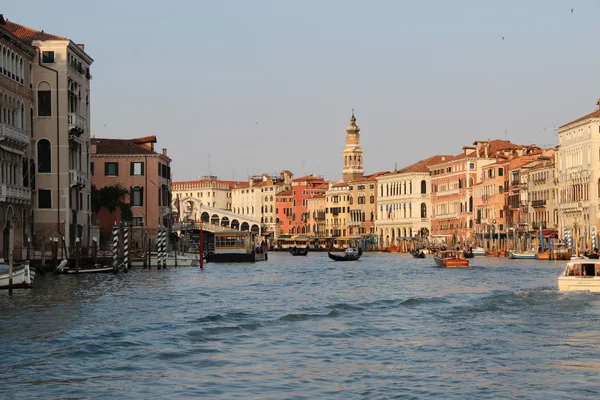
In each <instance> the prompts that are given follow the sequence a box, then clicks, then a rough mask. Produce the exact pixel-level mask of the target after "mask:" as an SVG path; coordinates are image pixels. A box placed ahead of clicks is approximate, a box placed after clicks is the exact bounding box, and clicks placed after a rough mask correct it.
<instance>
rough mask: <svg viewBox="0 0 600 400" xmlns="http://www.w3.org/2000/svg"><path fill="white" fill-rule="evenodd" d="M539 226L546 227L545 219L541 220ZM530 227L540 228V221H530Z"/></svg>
mask: <svg viewBox="0 0 600 400" xmlns="http://www.w3.org/2000/svg"><path fill="white" fill-rule="evenodd" d="M541 228H542V229H546V222H545V221H542V225H541ZM531 229H533V230H537V229H540V223H539V222H532V223H531Z"/></svg>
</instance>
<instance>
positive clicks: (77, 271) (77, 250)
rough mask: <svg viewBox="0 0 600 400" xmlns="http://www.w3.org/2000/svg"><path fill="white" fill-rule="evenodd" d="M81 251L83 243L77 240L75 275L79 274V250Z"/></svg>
mask: <svg viewBox="0 0 600 400" xmlns="http://www.w3.org/2000/svg"><path fill="white" fill-rule="evenodd" d="M80 249H81V241H80V240H79V238H75V273H77V274H78V273H79V250H80Z"/></svg>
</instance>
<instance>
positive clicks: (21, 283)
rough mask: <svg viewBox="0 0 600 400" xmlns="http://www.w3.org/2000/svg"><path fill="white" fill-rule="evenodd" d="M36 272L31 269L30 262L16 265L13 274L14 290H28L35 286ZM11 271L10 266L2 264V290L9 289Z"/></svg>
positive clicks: (0, 286) (0, 279) (0, 265)
mask: <svg viewBox="0 0 600 400" xmlns="http://www.w3.org/2000/svg"><path fill="white" fill-rule="evenodd" d="M34 278H35V270H34V269H31V268H30V267H29V262H25V263H22V264H15V266H14V269H13V274H12V288H13V289H19V288H22V289H28V288H30V287H31V286H32V285H33V280H34ZM8 284H9V271H8V264H6V263H0V289H8Z"/></svg>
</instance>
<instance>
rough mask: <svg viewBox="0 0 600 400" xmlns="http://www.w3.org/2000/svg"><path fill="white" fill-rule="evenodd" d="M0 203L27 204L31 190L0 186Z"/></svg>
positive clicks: (20, 187) (29, 200)
mask: <svg viewBox="0 0 600 400" xmlns="http://www.w3.org/2000/svg"><path fill="white" fill-rule="evenodd" d="M0 202H6V203H19V204H28V203H29V202H31V189H29V188H25V187H22V186H13V185H0Z"/></svg>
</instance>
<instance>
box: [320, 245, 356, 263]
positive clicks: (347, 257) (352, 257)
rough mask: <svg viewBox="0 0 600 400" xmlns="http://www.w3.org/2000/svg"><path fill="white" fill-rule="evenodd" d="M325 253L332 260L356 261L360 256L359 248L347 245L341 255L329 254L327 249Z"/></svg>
mask: <svg viewBox="0 0 600 400" xmlns="http://www.w3.org/2000/svg"><path fill="white" fill-rule="evenodd" d="M327 255H328V256H329V258H331V259H332V260H334V261H356V260H358V259H359V258H360V256H362V249H361V248H358V249H356V248H354V247H348V248H347V249H345V250H344V254H343V255H337V254H331V252H330V251H327Z"/></svg>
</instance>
